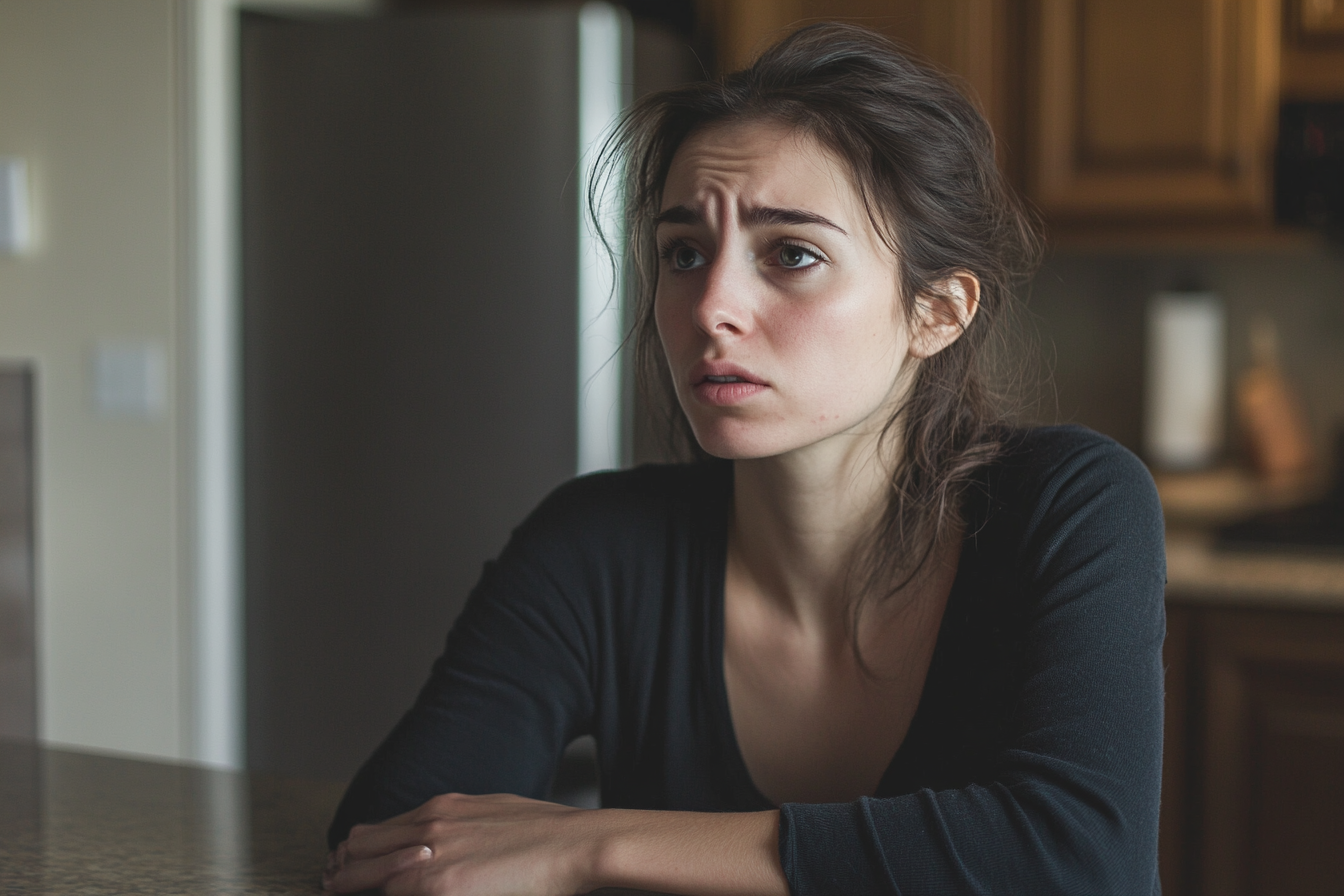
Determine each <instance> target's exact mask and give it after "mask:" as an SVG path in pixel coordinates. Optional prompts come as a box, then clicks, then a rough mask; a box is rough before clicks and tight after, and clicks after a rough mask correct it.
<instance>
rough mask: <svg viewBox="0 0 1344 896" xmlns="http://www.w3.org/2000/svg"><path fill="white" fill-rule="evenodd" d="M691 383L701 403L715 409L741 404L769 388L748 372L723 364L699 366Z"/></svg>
mask: <svg viewBox="0 0 1344 896" xmlns="http://www.w3.org/2000/svg"><path fill="white" fill-rule="evenodd" d="M691 383H692V389H693V391H694V393H695V396H696V398H697V399H698V400H699V401H700V402H701V403H703V404H707V405H712V406H716V407H726V406H731V405H737V404H741V403H742V402H744V401H747V400H748V399H750V398H751V397H752V396H754V395H758V394H760V393H761V392H763V391H765V390H766V389H768V388H769V384H768V383H765V382H764V381H762V380H761V379H759V378H758V377H756V376H754V375H753V374H751V373H750V372H748V371H746V370H743V369H742V368H741V367H738V366H736V365H734V364H725V363H723V362H710V363H705V364H702V365H700V366H699V369H697V370H694V371H693V372H692V376H691Z"/></svg>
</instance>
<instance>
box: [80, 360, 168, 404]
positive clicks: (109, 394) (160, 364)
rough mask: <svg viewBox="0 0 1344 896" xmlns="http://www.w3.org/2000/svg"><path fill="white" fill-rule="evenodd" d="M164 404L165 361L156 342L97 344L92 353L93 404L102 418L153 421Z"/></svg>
mask: <svg viewBox="0 0 1344 896" xmlns="http://www.w3.org/2000/svg"><path fill="white" fill-rule="evenodd" d="M167 403H168V359H167V354H166V352H165V351H164V348H163V346H162V345H160V344H158V343H156V342H120V341H116V342H114V341H105V342H99V343H98V344H97V345H96V346H95V347H94V352H93V405H94V409H95V410H96V411H97V412H98V414H99V415H100V416H103V417H135V418H142V419H144V418H153V417H159V416H162V414H163V410H164V407H165V406H166V405H167Z"/></svg>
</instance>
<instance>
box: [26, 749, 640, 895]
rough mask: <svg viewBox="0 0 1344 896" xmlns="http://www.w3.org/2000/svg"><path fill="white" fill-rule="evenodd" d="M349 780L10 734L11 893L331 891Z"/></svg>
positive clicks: (618, 892)
mask: <svg viewBox="0 0 1344 896" xmlns="http://www.w3.org/2000/svg"><path fill="white" fill-rule="evenodd" d="M344 789H345V787H344V785H343V784H340V783H334V782H330V781H312V780H302V779H295V778H282V777H276V776H272V775H261V774H242V773H233V772H218V771H210V770H207V769H201V768H195V767H192V766H184V765H173V764H171V763H166V762H146V761H142V760H135V759H122V758H114V757H110V756H96V755H91V754H87V753H77V752H72V751H68V750H57V749H51V748H47V747H39V746H34V745H31V744H23V743H16V742H14V741H6V740H0V894H4V896H37V894H40V896H104V894H136V896H164V894H174V896H177V894H191V896H214V894H221V896H244V894H245V896H252V894H263V893H264V894H292V893H306V894H314V893H321V892H322V887H321V875H322V865H323V862H324V861H325V859H326V830H327V823H328V822H329V821H330V820H331V816H332V814H333V813H334V812H335V809H336V803H337V801H339V800H340V797H341V794H342V793H343V792H344ZM599 894H600V896H657V894H640V893H636V892H635V891H633V890H617V889H606V890H599V891H597V892H596V893H594V894H592V896H599Z"/></svg>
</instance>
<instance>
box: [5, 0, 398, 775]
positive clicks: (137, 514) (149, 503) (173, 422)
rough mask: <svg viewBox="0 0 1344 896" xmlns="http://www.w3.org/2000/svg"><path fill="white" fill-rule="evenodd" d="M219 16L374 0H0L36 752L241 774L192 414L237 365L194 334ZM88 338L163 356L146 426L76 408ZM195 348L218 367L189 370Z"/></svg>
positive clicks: (220, 456)
mask: <svg viewBox="0 0 1344 896" xmlns="http://www.w3.org/2000/svg"><path fill="white" fill-rule="evenodd" d="M240 7H247V8H256V9H261V10H266V11H271V12H280V11H284V10H295V11H297V12H299V13H301V14H302V13H309V12H313V13H368V12H371V11H373V10H374V9H376V7H377V0H0V155H16V156H22V157H24V158H26V159H27V160H28V162H29V166H30V172H31V180H32V194H33V216H34V221H35V226H36V231H37V242H36V245H35V247H34V249H33V250H32V251H31V252H30V253H29V254H27V255H26V256H21V257H4V256H0V360H5V361H19V362H28V363H30V364H32V365H33V366H34V368H35V369H36V372H37V377H36V379H37V383H36V390H37V415H36V416H37V421H36V423H37V427H36V428H37V482H36V504H37V539H36V542H37V544H36V563H37V617H38V621H37V625H38V653H39V670H38V674H39V684H38V687H39V694H38V713H39V727H40V732H39V733H40V736H41V738H42V739H43V740H44V741H46V742H48V743H53V744H61V745H68V746H74V747H83V748H89V749H95V750H106V751H118V752H129V753H142V754H148V755H153V756H160V757H165V758H175V759H194V760H201V761H206V762H210V763H212V764H224V765H237V764H239V762H240V761H241V753H240V752H239V750H238V745H240V744H241V743H242V736H241V732H240V731H237V730H223V731H221V730H218V729H219V728H220V725H221V723H222V724H224V725H225V726H226V727H227V726H230V725H235V724H237V723H238V721H239V720H240V719H241V712H240V708H239V707H237V706H230V705H224V704H228V703H229V702H230V701H231V700H232V699H233V697H232V696H231V694H232V693H236V690H237V688H236V685H237V681H238V680H240V678H241V661H242V660H241V654H240V651H239V648H240V647H241V645H240V644H239V643H238V642H237V641H236V640H233V639H230V638H229V637H227V636H225V637H224V638H223V640H222V641H221V639H220V638H219V637H218V634H219V633H218V632H215V631H212V629H213V628H218V627H219V626H218V625H217V624H216V623H217V621H218V618H219V613H220V612H223V613H225V614H226V615H227V614H228V613H229V612H232V610H231V609H230V607H232V608H233V609H234V610H236V609H237V607H239V606H241V601H240V595H237V594H236V593H231V591H230V589H233V588H235V587H236V582H234V581H232V580H231V579H230V570H229V568H228V567H230V565H236V562H237V559H238V558H237V557H236V556H235V555H233V554H232V553H231V552H232V551H233V547H234V545H233V542H234V541H236V539H234V538H232V536H231V535H230V534H229V533H228V532H225V533H224V537H220V530H221V529H223V530H227V529H229V528H230V527H231V526H233V525H234V524H235V523H236V519H235V517H236V503H237V495H236V494H235V492H236V489H237V478H236V476H235V475H233V471H231V470H230V469H226V468H228V467H229V465H230V464H232V463H234V458H235V453H234V452H233V450H232V448H231V447H230V446H231V445H232V444H233V443H234V441H235V440H236V438H237V432H236V431H232V430H230V429H229V427H236V420H237V419H238V415H237V414H236V413H233V412H232V411H230V410H229V409H228V408H227V407H225V408H220V407H216V406H214V405H212V402H213V403H214V404H218V403H219V400H220V398H219V397H220V396H221V395H222V396H223V400H224V401H226V402H227V400H228V399H229V395H230V394H231V392H230V389H231V387H230V386H229V385H228V382H229V381H231V379H232V377H233V376H234V375H235V374H236V370H237V363H236V362H237V358H236V343H235V342H232V341H230V338H228V337H227V335H226V336H225V337H224V338H216V337H219V335H220V334H219V333H218V332H216V331H217V330H218V329H219V324H220V321H224V324H223V326H224V327H225V328H226V329H227V328H229V324H228V320H229V319H230V317H231V315H232V314H233V313H234V309H236V301H235V297H234V296H233V295H232V294H231V288H232V286H231V285H232V282H233V277H232V265H233V264H234V258H233V256H232V250H233V240H232V234H231V232H230V228H231V227H232V222H233V218H232V203H233V201H234V200H233V196H232V191H233V190H234V189H235V185H234V184H232V183H231V182H230V179H229V177H228V176H227V172H228V170H229V168H228V166H229V165H230V164H231V162H232V159H233V158H234V149H235V141H236V139H237V135H236V131H235V124H234V119H233V110H232V107H231V105H230V104H231V103H232V102H233V91H232V87H231V84H230V83H228V81H229V79H230V78H234V77H236V69H235V68H234V66H235V65H236V62H235V60H236V51H235V48H234V45H233V43H232V41H233V40H234V39H235V33H234V31H233V29H232V27H230V22H231V21H232V17H233V16H234V15H236V11H237V9H239V8H240ZM221 172H223V174H222V175H221ZM216 269H219V271H220V272H221V273H220V276H214V275H215V273H216ZM212 328H213V329H212ZM102 340H129V341H135V342H141V343H150V344H154V345H157V346H160V347H161V348H162V350H163V351H164V352H165V353H166V358H167V390H168V401H167V406H166V408H165V410H164V412H163V413H162V414H161V415H159V416H157V417H154V418H151V419H124V418H123V419H115V418H107V417H101V416H99V415H98V414H97V413H95V410H94V405H93V395H92V391H93V390H92V385H93V379H92V372H91V369H90V367H91V361H92V355H93V350H94V346H95V345H96V344H97V343H98V342H99V341H102ZM203 347H204V348H205V349H206V350H207V351H208V350H211V349H218V348H222V349H224V350H227V351H228V352H232V353H234V355H233V356H230V357H226V358H218V357H216V358H211V359H207V360H205V361H203V360H202V358H201V352H202V348H203ZM203 372H204V375H202V374H203ZM202 395H204V396H205V397H206V400H205V401H201V400H200V396H202ZM221 425H222V428H221ZM220 483H223V484H224V485H225V486H226V487H227V489H228V493H227V494H219V493H218V491H219V490H218V489H217V488H214V486H217V485H219V484H220ZM212 489H213V490H212ZM197 558H204V560H205V561H206V562H202V563H198V562H197ZM221 603H222V604H224V606H220V605H221ZM221 643H222V644H223V645H224V646H225V647H226V648H227V652H228V653H229V656H227V657H224V658H221V657H219V656H215V655H213V654H214V653H218V650H216V649H215V648H216V647H217V646H218V645H219V644H221ZM230 678H232V679H233V681H230V680H229V679H230ZM231 689H232V690H231ZM214 704H221V705H218V706H217V705H214Z"/></svg>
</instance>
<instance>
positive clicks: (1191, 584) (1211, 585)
mask: <svg viewBox="0 0 1344 896" xmlns="http://www.w3.org/2000/svg"><path fill="white" fill-rule="evenodd" d="M1167 599H1168V600H1177V601H1182V602H1188V603H1217V604H1224V605H1243V606H1255V607H1264V608H1267V609H1269V608H1284V609H1330V610H1340V611H1344V556H1338V555H1328V554H1309V553H1301V554H1295V553H1290V552H1272V553H1271V552H1264V553H1262V552H1258V551H1217V550H1214V548H1213V536H1212V533H1211V532H1209V531H1208V530H1206V529H1181V528H1176V529H1171V530H1168V532H1167Z"/></svg>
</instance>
